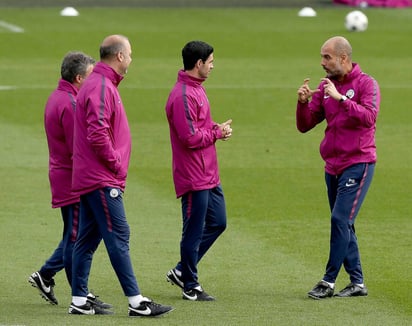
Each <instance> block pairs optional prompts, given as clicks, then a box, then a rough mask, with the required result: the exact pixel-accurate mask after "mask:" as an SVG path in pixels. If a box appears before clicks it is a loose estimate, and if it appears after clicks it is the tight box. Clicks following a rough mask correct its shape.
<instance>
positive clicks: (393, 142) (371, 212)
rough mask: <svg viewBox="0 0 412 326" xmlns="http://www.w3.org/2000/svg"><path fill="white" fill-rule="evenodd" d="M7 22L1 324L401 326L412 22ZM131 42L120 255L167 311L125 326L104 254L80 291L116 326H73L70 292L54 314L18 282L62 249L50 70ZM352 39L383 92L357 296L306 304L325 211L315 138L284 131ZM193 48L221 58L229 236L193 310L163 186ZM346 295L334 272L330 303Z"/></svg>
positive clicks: (160, 18)
mask: <svg viewBox="0 0 412 326" xmlns="http://www.w3.org/2000/svg"><path fill="white" fill-rule="evenodd" d="M60 9H61V8H47V9H44V8H43V9H33V8H31V9H24V8H19V9H10V8H2V9H1V12H0V20H2V21H6V22H8V23H11V24H14V25H16V26H20V27H22V28H24V33H13V32H11V31H9V30H8V29H7V28H5V27H0V43H1V50H0V139H1V141H0V179H1V196H0V223H1V227H0V266H1V267H0V286H1V290H0V325H2V326H3V325H27V326H29V325H33V326H35V325H36V326H37V325H39V326H40V325H117V326H119V325H132V324H133V325H135V324H139V325H149V324H156V325H234V326H235V325H374V326H376V325H411V324H412V310H411V302H412V294H411V293H412V282H411V278H410V275H411V270H412V268H411V267H412V256H411V249H412V243H411V234H412V226H411V191H410V185H411V183H412V176H411V160H412V151H411V148H410V143H409V141H410V140H411V137H412V124H411V122H410V121H411V119H412V110H411V105H412V104H411V94H412V74H411V50H412V46H411V42H410V39H411V33H412V24H411V21H412V10H409V9H408V10H394V9H368V10H367V12H366V13H367V15H368V17H369V29H368V31H367V32H365V33H348V32H346V31H345V30H344V28H343V17H344V16H345V14H346V13H347V12H348V11H349V10H350V9H349V8H342V7H339V8H323V9H322V8H321V9H319V10H318V16H317V17H316V18H299V17H298V16H297V11H298V9H274V8H273V9H247V10H246V9H219V10H215V9H180V10H178V9H170V8H169V9H138V8H135V9H133V8H127V9H113V8H110V9H103V8H93V9H92V8H83V9H81V10H80V16H79V17H60V16H59V11H60ZM113 33H121V34H124V35H127V36H128V37H129V38H130V40H131V43H132V47H133V57H134V59H133V63H132V65H131V66H130V69H129V73H128V75H127V76H126V78H125V80H124V81H123V82H122V84H121V86H120V91H121V94H122V97H123V101H124V104H125V106H126V109H127V111H128V116H129V120H130V125H131V129H132V134H133V141H134V147H133V154H132V161H131V168H130V171H129V178H128V185H127V190H126V194H125V205H126V210H127V214H128V220H129V223H130V226H131V230H132V235H131V255H132V259H133V263H134V267H135V272H136V274H137V277H138V280H139V284H140V287H141V289H142V291H143V294H144V295H146V296H149V297H152V298H153V299H155V300H156V301H159V302H161V303H165V304H171V305H173V306H174V307H175V308H176V309H175V311H173V312H172V313H170V314H169V315H167V316H165V317H164V318H160V319H157V320H150V319H149V320H148V319H139V320H134V319H129V318H128V317H127V316H126V315H127V299H126V298H125V297H124V295H123V293H122V291H121V289H120V285H119V283H118V281H117V278H116V276H115V274H114V272H113V269H112V268H111V265H110V262H109V259H108V256H107V254H106V252H105V248H104V245H103V244H102V245H101V246H100V248H99V250H98V251H97V253H96V254H95V258H94V261H93V267H92V273H91V276H90V288H91V289H93V290H95V292H97V293H98V294H99V295H100V296H101V298H102V299H103V300H105V301H107V302H110V303H112V304H113V305H114V306H115V312H116V314H115V315H113V316H71V315H68V313H67V311H68V306H69V304H70V299H71V296H70V289H69V286H68V284H67V281H66V279H65V276H64V273H59V274H58V275H57V276H56V283H57V286H56V287H55V294H56V296H57V298H58V300H59V305H58V306H52V305H49V304H47V303H46V302H45V301H43V300H42V299H41V298H40V297H39V296H38V294H37V291H36V290H35V289H34V288H32V287H31V286H30V285H29V283H28V282H27V277H28V276H29V275H30V273H32V272H33V271H35V270H37V269H38V268H40V266H41V265H42V264H43V262H44V260H45V259H46V258H48V257H49V255H50V254H51V252H52V250H53V249H54V248H55V246H56V245H57V243H58V241H59V239H60V235H61V229H62V222H61V219H60V212H59V211H58V210H52V209H51V208H50V191H49V184H48V177H47V159H48V157H47V145H46V141H45V135H44V130H43V109H44V104H45V101H46V99H47V97H48V95H49V93H50V92H51V91H52V90H53V89H54V88H55V86H56V84H57V80H58V78H59V69H60V63H61V59H62V57H63V56H64V55H65V54H66V53H67V52H68V51H69V50H82V51H84V52H87V53H88V54H90V55H92V56H94V57H95V58H97V57H98V47H99V44H100V42H101V40H102V39H103V38H104V37H105V36H107V35H108V34H113ZM333 35H344V36H346V37H348V39H349V40H350V41H351V43H352V46H353V49H354V53H353V56H354V61H356V62H359V63H360V64H361V67H362V68H363V70H364V71H365V72H368V73H369V74H371V75H373V76H374V77H375V78H376V79H377V80H378V82H379V83H380V86H381V92H382V103H381V112H380V116H379V119H378V130H377V135H376V137H377V145H378V156H379V162H378V164H377V167H376V173H375V178H374V181H373V183H372V186H371V189H370V192H369V194H368V196H367V198H366V201H365V203H364V205H363V208H362V210H361V212H360V214H359V216H358V220H357V232H358V237H359V243H360V249H361V254H362V262H363V268H364V272H365V277H366V279H365V282H366V284H367V286H368V288H369V296H368V297H364V298H350V299H342V300H338V299H330V300H324V301H314V300H310V299H308V298H307V296H306V293H307V291H309V290H310V289H311V288H312V287H313V285H314V284H315V283H316V282H317V281H319V280H320V278H321V277H322V276H323V273H324V266H325V264H326V259H327V255H328V243H329V212H328V204H327V198H326V192H325V185H324V182H323V173H324V172H323V162H322V161H321V159H320V157H319V153H318V146H319V142H320V140H321V138H322V136H323V128H324V126H322V125H321V126H318V128H317V129H315V130H313V131H311V132H310V133H308V134H305V135H302V134H300V133H298V131H297V130H296V127H295V103H296V90H297V88H298V87H299V85H300V84H301V82H302V80H303V78H305V77H311V85H312V86H313V87H315V86H317V83H318V81H319V79H320V78H321V77H323V71H322V69H321V67H320V55H319V52H320V46H321V44H322V43H323V42H324V41H325V40H326V39H327V38H329V37H330V36H333ZM192 39H202V40H204V41H207V42H209V43H211V44H212V45H213V46H214V47H215V69H214V71H213V73H212V75H211V76H210V78H209V80H208V81H207V82H206V83H205V86H206V88H207V91H208V95H209V99H210V102H211V105H212V114H213V117H214V119H215V120H216V121H224V120H226V119H227V118H232V119H233V130H234V131H233V137H232V139H231V140H230V141H228V142H221V143H219V144H218V152H219V161H220V170H221V179H222V184H223V187H224V190H225V194H226V200H227V211H228V229H227V231H226V232H225V233H224V234H223V235H222V237H221V238H220V239H219V241H218V242H217V243H216V244H215V246H214V247H213V248H212V249H211V251H210V252H209V254H208V255H207V256H206V257H205V258H204V260H203V261H202V263H201V264H200V266H199V273H200V280H201V282H202V284H203V286H204V287H205V289H206V290H207V291H208V292H210V293H211V294H213V295H215V296H216V297H217V298H218V301H216V302H214V303H198V302H195V303H193V302H187V301H183V300H182V299H181V294H180V292H179V291H178V289H177V288H176V287H172V286H170V285H169V284H168V283H167V282H166V281H165V273H166V272H167V270H169V269H170V268H171V267H173V265H174V264H175V262H176V260H177V259H178V255H179V240H180V232H181V231H180V229H181V217H180V202H179V201H178V200H176V199H175V195H174V190H173V185H172V179H171V166H170V165H171V164H170V161H171V157H170V156H171V152H170V145H169V134H168V126H167V122H166V119H165V114H164V104H165V101H166V98H167V95H168V92H169V90H170V88H171V87H172V85H173V84H174V82H175V80H176V74H177V70H178V69H179V68H180V67H181V57H180V51H181V48H182V47H183V45H184V44H185V43H186V42H187V41H189V40H192ZM347 283H348V278H347V275H346V273H345V272H344V271H343V270H342V271H341V274H340V276H339V278H338V280H337V288H338V289H340V288H343V287H344V286H345V285H346V284H347Z"/></svg>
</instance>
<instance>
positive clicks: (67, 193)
mask: <svg viewBox="0 0 412 326" xmlns="http://www.w3.org/2000/svg"><path fill="white" fill-rule="evenodd" d="M94 64H95V60H94V59H93V58H92V57H90V56H88V55H86V54H84V53H82V52H69V53H67V54H66V56H65V57H64V58H63V62H62V64H61V72H60V74H61V79H60V80H59V83H58V86H57V88H56V89H55V90H54V91H53V92H52V93H51V95H50V96H49V98H48V101H47V103H46V107H45V111H44V128H45V131H46V136H47V144H48V148H49V181H50V188H51V194H52V202H51V204H52V207H53V208H60V210H61V215H62V218H63V238H62V240H61V241H60V243H59V245H58V247H57V248H56V249H55V251H54V253H53V254H52V255H51V256H50V258H49V259H48V260H47V261H46V262H45V264H44V265H43V266H42V267H41V268H40V270H38V271H37V272H34V273H32V274H31V275H30V277H29V282H30V283H31V284H32V286H33V287H36V288H37V289H38V290H39V292H40V295H41V296H42V297H43V298H44V299H45V300H46V301H49V302H50V303H51V304H56V305H57V304H58V301H57V299H56V297H55V295H54V290H53V287H54V285H55V282H54V279H53V277H54V276H55V275H56V273H57V272H59V271H60V270H62V269H63V268H64V270H65V272H66V277H67V280H68V282H69V284H70V285H71V284H72V251H73V246H74V242H75V241H76V237H77V230H78V219H79V202H80V198H79V196H78V195H76V194H74V193H73V192H72V187H71V183H72V164H73V162H72V156H73V128H74V125H73V117H74V110H75V105H76V97H77V93H78V91H79V89H80V87H81V86H82V84H83V82H84V80H85V79H86V78H87V77H88V76H89V74H90V73H91V72H92V70H93V67H94ZM87 299H88V300H89V301H90V302H93V304H95V305H99V306H101V307H103V308H110V307H111V305H109V304H105V303H103V302H101V301H100V300H98V299H97V298H96V296H94V295H93V294H92V293H89V294H88V295H87Z"/></svg>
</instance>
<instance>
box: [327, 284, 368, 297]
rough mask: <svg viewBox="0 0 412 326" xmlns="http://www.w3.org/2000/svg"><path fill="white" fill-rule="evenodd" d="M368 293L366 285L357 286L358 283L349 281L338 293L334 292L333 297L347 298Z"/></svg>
mask: <svg viewBox="0 0 412 326" xmlns="http://www.w3.org/2000/svg"><path fill="white" fill-rule="evenodd" d="M367 295H368V289H367V288H366V286H363V287H361V286H359V285H358V284H354V283H350V284H348V285H347V286H346V287H345V288H344V289H343V290H341V291H340V292H339V293H336V294H335V297H340V298H347V297H364V296H367Z"/></svg>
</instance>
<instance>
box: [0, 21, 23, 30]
mask: <svg viewBox="0 0 412 326" xmlns="http://www.w3.org/2000/svg"><path fill="white" fill-rule="evenodd" d="M0 27H3V28H5V29H7V30H9V31H10V32H13V33H24V29H23V28H21V27H19V26H16V25H13V24H10V23H7V22H5V21H4V20H0Z"/></svg>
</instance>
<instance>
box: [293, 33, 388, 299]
mask: <svg viewBox="0 0 412 326" xmlns="http://www.w3.org/2000/svg"><path fill="white" fill-rule="evenodd" d="M320 54H321V66H322V68H323V69H324V70H325V72H326V74H327V76H326V77H325V78H322V81H321V83H320V84H319V86H318V88H317V89H315V90H311V89H310V88H309V79H305V80H304V82H303V85H301V86H300V87H299V89H298V92H297V97H298V98H297V106H296V125H297V128H298V130H299V131H300V132H307V131H309V130H311V129H312V128H314V127H315V126H316V125H318V124H319V123H321V122H323V121H324V120H326V129H325V137H324V139H323V141H322V142H321V145H320V154H321V156H322V158H323V159H324V161H325V181H326V186H327V193H328V198H329V207H330V211H331V222H330V247H329V259H328V262H327V265H326V271H325V274H324V276H323V278H322V280H321V281H320V282H318V283H317V284H316V285H315V286H314V287H313V289H312V290H311V291H309V292H308V296H309V297H310V298H312V299H325V298H328V297H332V296H333V293H334V289H335V281H336V278H337V277H338V273H339V271H340V269H341V267H342V265H343V267H344V268H345V270H346V272H347V273H348V274H349V278H350V283H349V284H348V285H347V286H346V287H345V288H344V289H342V290H341V291H340V292H338V293H337V294H335V296H336V297H358V296H366V295H368V290H367V288H366V286H365V284H364V279H363V272H362V266H361V261H360V255H359V248H358V241H357V236H356V234H355V219H356V217H357V215H358V213H359V210H360V208H361V205H362V203H363V201H364V199H365V197H366V193H367V192H368V189H369V186H370V184H371V182H372V178H373V175H374V171H375V163H376V145H375V131H376V119H377V116H378V112H379V106H380V90H379V85H378V83H377V82H376V80H375V79H374V78H372V77H371V76H369V75H367V74H365V73H364V72H362V70H361V68H360V66H359V64H357V63H354V62H352V47H351V45H350V43H349V42H348V40H347V39H346V38H344V37H342V36H335V37H332V38H330V39H328V40H327V41H326V42H325V43H324V44H323V45H322V47H321V50H320Z"/></svg>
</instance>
